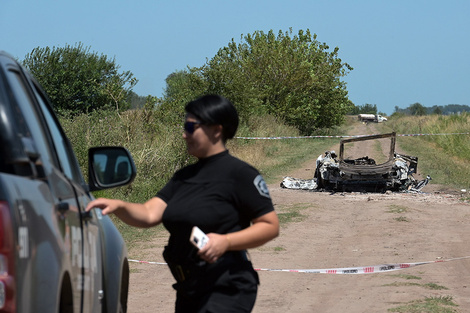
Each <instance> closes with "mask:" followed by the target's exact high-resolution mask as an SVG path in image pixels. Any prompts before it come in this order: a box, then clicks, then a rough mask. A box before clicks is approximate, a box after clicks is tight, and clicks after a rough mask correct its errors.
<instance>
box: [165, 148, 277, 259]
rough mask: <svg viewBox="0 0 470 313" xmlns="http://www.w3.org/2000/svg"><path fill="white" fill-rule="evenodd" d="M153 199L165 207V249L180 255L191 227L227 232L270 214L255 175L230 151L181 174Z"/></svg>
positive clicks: (267, 199) (263, 187) (260, 181)
mask: <svg viewBox="0 0 470 313" xmlns="http://www.w3.org/2000/svg"><path fill="white" fill-rule="evenodd" d="M157 197H159V198H161V199H162V200H163V201H165V202H166V203H167V208H166V209H165V211H164V213H163V224H164V226H165V228H166V229H167V230H168V231H169V232H170V239H169V246H172V248H173V249H172V250H180V251H181V250H186V251H188V250H187V249H189V247H190V243H189V236H190V234H191V229H192V227H193V226H198V227H199V228H200V229H201V230H202V231H203V232H205V233H218V234H226V233H231V232H236V231H238V230H241V229H244V228H247V227H248V226H250V223H251V220H253V219H255V218H257V217H260V216H262V215H264V214H266V213H269V212H271V211H273V210H274V207H273V204H272V201H271V197H270V195H269V191H268V189H267V187H266V183H265V182H264V180H263V178H262V177H261V175H260V174H259V172H258V171H257V170H256V169H255V168H254V167H252V166H250V165H249V164H247V163H245V162H243V161H241V160H239V159H237V158H235V157H233V156H231V155H230V154H229V153H228V151H224V152H222V153H219V154H216V155H213V156H211V157H208V158H205V159H201V160H199V161H198V162H197V163H195V164H192V165H189V166H187V167H185V168H183V169H181V170H179V171H178V172H176V173H175V175H174V176H173V178H172V179H171V180H170V181H169V182H168V183H167V185H166V186H165V187H164V188H163V189H162V190H161V191H159V192H158V193H157ZM183 247H186V248H183ZM175 248H176V249H175ZM181 252H183V251H181Z"/></svg>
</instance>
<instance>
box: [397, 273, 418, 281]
mask: <svg viewBox="0 0 470 313" xmlns="http://www.w3.org/2000/svg"><path fill="white" fill-rule="evenodd" d="M390 276H393V277H398V278H403V279H408V280H410V279H416V280H420V279H421V277H419V276H415V275H408V274H397V275H390Z"/></svg>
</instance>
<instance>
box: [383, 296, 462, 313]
mask: <svg viewBox="0 0 470 313" xmlns="http://www.w3.org/2000/svg"><path fill="white" fill-rule="evenodd" d="M456 306H458V305H457V304H456V303H455V302H454V301H453V298H452V297H451V296H439V297H426V298H424V300H415V301H412V302H409V303H407V304H404V305H401V306H399V307H396V308H391V309H388V310H387V311H388V312H400V313H422V312H428V313H456V312H457V310H456V309H454V307H456Z"/></svg>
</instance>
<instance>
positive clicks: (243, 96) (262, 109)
mask: <svg viewBox="0 0 470 313" xmlns="http://www.w3.org/2000/svg"><path fill="white" fill-rule="evenodd" d="M338 52H339V48H337V47H336V48H334V49H330V47H329V46H328V45H327V44H326V43H321V42H319V41H318V40H317V36H316V34H311V33H310V31H309V30H308V29H307V30H306V31H303V30H300V31H299V32H298V33H297V34H294V33H293V32H292V29H290V30H289V31H286V32H282V31H279V32H278V33H277V34H275V33H274V32H273V31H272V30H271V31H269V32H267V33H265V32H263V31H255V32H254V33H252V34H248V35H245V36H243V35H242V36H241V38H240V41H239V42H236V41H235V40H234V39H232V40H231V41H230V42H229V43H228V45H227V46H225V47H223V48H221V49H219V51H218V52H217V53H216V55H215V56H213V57H212V58H211V59H208V60H207V62H206V63H205V64H204V65H202V66H200V67H189V66H188V67H187V68H186V69H182V70H178V71H175V72H174V73H171V74H169V75H168V76H167V78H166V88H165V92H164V94H163V97H162V98H157V97H154V96H152V95H148V96H146V97H141V96H138V95H136V94H135V93H134V92H133V90H132V89H133V87H135V85H136V84H137V82H138V80H137V78H136V77H134V75H133V74H132V72H130V71H121V70H120V66H119V65H118V64H117V63H116V61H115V59H114V58H108V57H107V56H105V55H100V54H98V53H97V52H92V51H90V48H89V47H85V46H84V45H83V44H82V43H79V44H76V45H75V46H70V45H66V46H64V47H53V48H50V47H45V48H41V47H37V48H35V49H33V51H32V52H31V53H29V54H27V55H26V57H25V59H24V60H23V62H22V63H23V65H24V66H25V67H26V68H27V69H28V70H29V71H30V72H31V73H32V74H33V76H35V77H36V79H37V80H38V81H39V82H40V84H41V85H42V86H43V88H44V89H45V91H46V93H47V94H48V95H49V97H50V98H51V101H52V103H53V105H54V108H55V110H56V112H57V113H58V114H60V115H72V116H73V115H76V114H82V113H85V114H86V113H89V112H92V111H94V110H98V109H114V110H117V111H123V110H127V109H130V108H135V107H144V106H146V107H147V108H153V107H155V108H156V109H158V110H167V111H169V112H167V114H165V116H171V117H173V118H178V120H180V118H181V115H182V113H183V108H184V105H185V104H186V103H187V102H188V101H190V100H192V99H195V98H197V97H199V96H201V95H203V94H208V93H216V94H221V95H223V96H225V97H227V98H229V99H230V100H231V101H232V102H234V104H235V106H236V107H237V109H238V111H239V114H240V116H241V118H242V119H243V118H248V117H250V116H253V115H263V114H270V115H273V116H275V117H277V118H279V119H280V120H282V121H283V122H285V123H286V124H288V125H291V126H295V127H297V128H298V129H299V130H301V131H302V132H303V133H311V132H312V131H314V130H316V129H320V128H329V127H332V126H335V125H339V124H341V122H342V121H343V119H344V115H345V114H346V113H347V112H348V111H350V110H351V108H352V107H354V104H353V103H352V102H351V101H350V100H349V98H348V91H347V89H346V84H345V82H344V81H343V80H342V78H343V77H344V76H346V75H347V74H348V73H349V71H351V70H352V69H353V68H352V67H351V66H350V65H349V64H347V63H345V62H343V61H342V60H341V59H340V58H339V56H338Z"/></svg>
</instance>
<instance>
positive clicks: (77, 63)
mask: <svg viewBox="0 0 470 313" xmlns="http://www.w3.org/2000/svg"><path fill="white" fill-rule="evenodd" d="M22 63H23V65H24V66H25V67H26V68H27V69H28V70H29V71H30V72H31V74H33V76H34V77H36V79H37V80H38V81H39V83H40V84H41V85H42V87H43V88H44V90H45V91H46V93H47V94H48V95H49V97H50V99H51V101H52V103H53V105H54V109H55V111H56V112H57V113H59V114H66V113H68V114H70V113H71V114H78V113H87V112H91V111H93V110H96V109H102V108H115V109H116V110H117V111H122V110H125V109H127V108H128V107H129V104H128V103H127V101H126V100H127V99H128V96H129V94H130V92H131V91H132V88H133V87H134V86H135V85H136V84H137V79H136V78H135V77H133V74H132V73H131V72H130V71H125V72H122V73H119V69H120V66H119V65H117V64H116V62H115V60H114V58H113V59H109V58H108V57H107V56H105V55H98V54H97V53H96V52H90V48H89V47H84V46H83V45H82V44H81V43H79V44H77V45H75V46H74V47H72V46H70V45H66V46H65V47H63V48H60V47H57V48H56V47H53V48H52V49H51V48H49V47H45V48H40V47H37V48H34V49H33V50H32V52H31V53H29V54H27V55H26V56H25V59H24V61H23V62H22Z"/></svg>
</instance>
